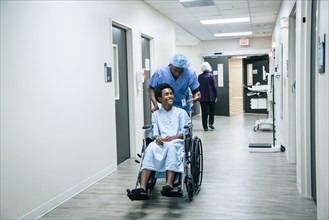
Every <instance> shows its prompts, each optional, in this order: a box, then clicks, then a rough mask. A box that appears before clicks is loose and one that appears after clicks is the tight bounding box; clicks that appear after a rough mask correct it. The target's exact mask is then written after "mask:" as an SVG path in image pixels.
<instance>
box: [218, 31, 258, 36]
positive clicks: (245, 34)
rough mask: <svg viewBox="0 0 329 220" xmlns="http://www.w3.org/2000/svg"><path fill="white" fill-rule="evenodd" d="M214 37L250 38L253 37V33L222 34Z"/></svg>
mask: <svg viewBox="0 0 329 220" xmlns="http://www.w3.org/2000/svg"><path fill="white" fill-rule="evenodd" d="M214 35H215V37H232V36H249V35H252V32H234V33H220V34H214Z"/></svg>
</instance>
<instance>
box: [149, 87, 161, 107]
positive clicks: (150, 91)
mask: <svg viewBox="0 0 329 220" xmlns="http://www.w3.org/2000/svg"><path fill="white" fill-rule="evenodd" d="M149 95H150V99H151V102H152V103H153V108H151V112H152V113H153V112H155V111H156V110H158V109H159V106H158V102H157V100H156V98H155V93H154V88H153V87H152V86H150V85H149Z"/></svg>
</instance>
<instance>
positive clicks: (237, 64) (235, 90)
mask: <svg viewBox="0 0 329 220" xmlns="http://www.w3.org/2000/svg"><path fill="white" fill-rule="evenodd" d="M242 72H243V71H242V59H241V58H240V57H231V58H230V59H229V75H230V77H229V78H230V80H229V88H230V91H229V92H230V115H239V114H242V113H243V80H242Z"/></svg>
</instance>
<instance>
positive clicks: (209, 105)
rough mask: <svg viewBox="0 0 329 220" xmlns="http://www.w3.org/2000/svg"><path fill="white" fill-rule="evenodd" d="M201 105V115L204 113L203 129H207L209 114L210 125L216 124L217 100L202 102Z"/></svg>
mask: <svg viewBox="0 0 329 220" xmlns="http://www.w3.org/2000/svg"><path fill="white" fill-rule="evenodd" d="M200 105H201V115H202V126H203V129H207V128H208V116H209V125H213V124H214V116H215V102H200Z"/></svg>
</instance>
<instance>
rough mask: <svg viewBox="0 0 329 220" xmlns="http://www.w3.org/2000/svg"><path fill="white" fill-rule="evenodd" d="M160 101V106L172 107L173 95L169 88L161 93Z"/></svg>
mask: <svg viewBox="0 0 329 220" xmlns="http://www.w3.org/2000/svg"><path fill="white" fill-rule="evenodd" d="M161 94H162V95H161V98H160V101H161V103H162V105H172V104H173V103H174V93H173V91H172V90H171V89H170V88H165V89H163V90H162V92H161Z"/></svg>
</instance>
